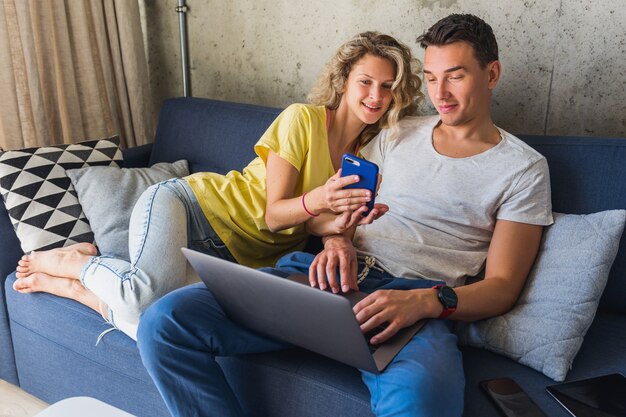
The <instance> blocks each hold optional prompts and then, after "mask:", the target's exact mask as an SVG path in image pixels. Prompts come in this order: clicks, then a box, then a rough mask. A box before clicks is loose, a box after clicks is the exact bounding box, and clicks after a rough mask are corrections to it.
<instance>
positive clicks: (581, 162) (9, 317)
mask: <svg viewBox="0 0 626 417" xmlns="http://www.w3.org/2000/svg"><path fill="white" fill-rule="evenodd" d="M278 112H279V110H277V109H272V108H265V107H258V106H250V105H242V104H236V103H229V102H218V101H212V100H206V99H194V98H177V99H170V100H167V101H166V102H165V104H164V106H163V108H162V110H161V114H160V118H159V123H158V129H157V133H156V138H155V141H154V143H153V144H151V145H147V146H142V147H139V148H135V149H128V150H126V151H124V166H126V167H142V166H149V165H152V164H154V163H157V162H173V161H176V160H179V159H187V160H188V161H189V165H190V170H191V171H192V172H198V171H217V172H226V171H227V170H229V169H240V168H242V167H243V166H245V164H246V163H247V162H248V161H249V160H250V159H251V158H252V157H253V156H254V155H253V149H252V145H253V144H254V143H255V141H256V140H257V139H258V138H259V137H260V135H261V134H262V133H263V131H264V130H265V128H266V127H267V126H268V125H269V124H270V123H271V121H272V120H273V119H274V117H275V116H276V115H277V114H278ZM519 136H520V137H521V138H522V139H523V140H525V141H527V142H528V143H529V144H530V145H531V146H533V147H534V148H535V149H537V150H538V151H539V152H541V153H542V154H544V155H545V156H546V157H547V159H548V162H549V165H550V170H551V181H552V190H553V197H552V198H553V207H554V210H555V211H559V212H562V213H591V212H597V211H601V210H606V209H617V208H620V209H624V208H626V139H606V138H592V137H554V136H526V135H519ZM0 233H1V234H0V236H2V238H1V239H0V276H1V277H2V280H4V281H6V282H5V285H2V286H0V294H1V296H0V303H1V305H0V378H2V379H5V380H7V381H9V382H11V383H14V384H16V385H19V386H21V387H22V388H23V389H24V390H26V391H28V392H30V393H32V394H34V395H35V396H37V397H39V398H41V399H43V400H44V401H47V402H50V403H51V402H55V401H58V400H60V399H63V398H67V397H70V396H79V395H85V396H93V397H96V398H98V399H100V400H103V401H105V402H108V403H110V404H112V405H114V406H117V407H119V408H122V409H124V410H127V411H128V412H130V413H133V414H136V415H137V416H150V417H157V416H166V415H168V413H167V410H166V409H165V406H164V404H163V402H162V400H161V398H160V396H159V394H158V392H157V390H156V389H155V387H154V385H153V384H152V382H151V380H150V378H149V376H148V375H147V373H146V371H145V369H144V368H143V366H142V364H141V360H140V357H139V354H138V351H137V348H136V345H135V342H134V341H132V340H131V339H130V338H128V337H126V336H125V335H124V334H122V333H119V332H113V333H110V334H108V335H107V336H105V337H104V338H103V339H102V341H101V342H100V343H99V344H98V345H97V346H96V345H95V341H96V338H97V337H98V335H99V334H100V333H101V332H102V331H103V330H105V329H106V326H105V324H104V323H103V320H102V318H101V317H100V316H99V314H97V313H96V312H94V311H91V310H90V309H88V308H86V307H84V306H82V305H80V304H78V303H76V302H72V301H69V300H66V299H61V298H58V297H54V296H51V295H48V294H29V295H23V294H19V293H16V292H15V291H14V290H13V289H12V284H13V282H14V280H15V275H14V272H13V271H14V270H15V266H16V263H17V260H18V259H19V258H20V256H21V255H22V253H21V250H20V246H19V242H18V240H17V237H16V236H15V233H14V232H13V229H12V226H11V223H10V221H9V219H8V217H7V214H6V210H5V208H4V205H2V204H0ZM625 241H626V239H624V238H622V240H621V244H620V249H619V252H618V255H617V258H616V260H615V262H614V264H613V268H612V271H611V274H610V277H609V282H608V285H607V287H606V290H605V292H604V295H603V297H602V300H601V303H600V308H599V311H598V313H597V315H596V317H595V319H594V322H593V324H592V326H591V328H590V330H589V332H588V334H587V336H586V338H585V341H584V343H583V345H582V348H581V350H580V352H579V353H578V355H577V357H576V359H575V361H574V363H573V367H572V369H571V371H570V372H569V375H568V380H571V379H578V378H583V377H587V376H593V375H599V374H604V373H610V372H621V373H626V303H624V301H623V300H624V298H625V297H626V243H625ZM463 355H464V364H465V370H466V377H467V384H466V399H465V403H466V407H465V416H472V417H485V416H497V415H498V412H497V411H496V409H495V408H494V407H493V405H492V404H491V403H490V402H489V400H488V399H487V398H486V397H485V395H484V394H483V393H482V392H480V390H479V387H478V381H480V380H482V379H486V378H492V377H500V376H510V377H513V378H515V379H516V380H517V382H518V383H519V384H520V385H521V386H522V387H523V388H524V389H525V390H526V391H527V392H528V393H529V395H530V396H531V397H532V398H533V400H534V401H535V402H537V403H538V404H539V405H540V406H541V408H543V409H544V411H545V412H546V413H547V414H548V415H550V416H555V417H561V416H562V417H565V416H567V415H568V414H567V412H566V411H565V410H564V409H562V408H561V407H560V406H559V405H558V404H557V403H556V402H555V401H554V400H553V399H552V398H551V397H549V396H548V394H547V393H546V392H545V386H546V385H549V384H551V383H553V381H552V380H550V379H548V378H547V377H545V376H544V375H542V374H540V373H539V372H537V371H534V370H532V369H530V368H527V367H525V366H523V365H520V364H518V363H516V362H514V361H512V360H510V359H507V358H505V357H502V356H499V355H496V354H494V353H491V352H488V351H486V350H482V349H476V348H463ZM222 363H223V365H224V367H225V368H226V372H227V376H228V378H229V380H230V382H231V383H232V385H233V386H234V388H235V391H236V392H237V394H238V395H239V396H240V399H241V401H242V403H243V404H244V406H245V407H246V409H247V410H248V412H249V413H250V415H255V416H288V417H293V416H298V417H299V416H302V417H304V416H359V417H360V416H365V415H371V412H370V410H369V395H368V392H367V390H366V389H365V387H364V385H363V384H362V383H361V381H360V378H359V374H358V372H357V371H356V370H354V369H351V368H349V367H347V366H344V365H342V364H340V363H337V362H334V361H332V360H329V359H326V358H323V357H320V356H318V355H315V354H312V353H309V352H306V351H303V350H300V349H290V350H287V351H282V352H275V353H271V354H260V355H249V356H242V357H236V358H229V359H223V360H222ZM442 407H445V404H442Z"/></svg>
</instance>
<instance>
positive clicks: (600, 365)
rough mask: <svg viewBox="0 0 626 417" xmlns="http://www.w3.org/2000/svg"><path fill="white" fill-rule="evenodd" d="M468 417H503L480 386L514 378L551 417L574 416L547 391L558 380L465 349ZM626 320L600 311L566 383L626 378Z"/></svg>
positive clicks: (506, 359)
mask: <svg viewBox="0 0 626 417" xmlns="http://www.w3.org/2000/svg"><path fill="white" fill-rule="evenodd" d="M462 352H463V365H464V369H465V379H466V384H465V410H464V413H463V415H464V416H465V417H477V416H480V417H499V416H500V415H501V414H500V413H499V412H498V410H497V409H496V408H495V406H494V405H493V404H492V403H491V401H490V400H489V398H488V397H487V396H486V395H485V393H483V392H482V391H481V389H480V387H479V382H480V381H482V380H485V379H491V378H502V377H512V378H513V379H514V380H515V381H517V383H518V384H519V385H520V386H521V387H522V389H524V391H526V393H528V395H529V396H530V397H531V398H532V399H533V401H535V402H536V403H537V405H539V407H540V408H541V409H542V410H543V411H544V412H545V413H546V415H548V416H550V417H571V416H570V414H569V413H568V412H567V411H566V410H565V409H564V408H563V407H561V405H560V404H559V403H558V402H556V401H555V400H554V399H553V398H552V397H551V396H550V395H549V394H548V393H547V392H546V386H547V385H552V384H554V381H552V380H551V379H549V378H547V377H546V376H545V375H543V374H541V373H539V372H537V371H534V370H533V369H531V368H528V367H526V366H523V365H520V364H519V363H517V362H515V361H513V360H511V359H508V358H505V357H504V356H500V355H497V354H494V353H492V352H489V351H487V350H484V349H478V348H472V347H463V348H462ZM624 352H626V318H625V317H624V316H623V315H621V314H615V313H608V312H602V311H599V312H598V314H597V315H596V318H595V319H594V321H593V324H592V325H591V327H590V328H589V331H588V332H587V337H585V341H584V343H583V345H582V347H581V348H580V351H579V353H578V355H577V356H576V359H575V360H574V362H573V364H572V370H571V371H570V372H569V373H568V375H567V379H566V381H574V380H577V379H583V378H590V377H593V376H598V375H605V374H610V373H615V372H619V373H622V374H625V375H626V362H625V361H624Z"/></svg>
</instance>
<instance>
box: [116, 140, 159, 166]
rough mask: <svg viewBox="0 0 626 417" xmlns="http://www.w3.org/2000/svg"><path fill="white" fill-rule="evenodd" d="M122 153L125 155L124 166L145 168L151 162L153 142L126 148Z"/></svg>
mask: <svg viewBox="0 0 626 417" xmlns="http://www.w3.org/2000/svg"><path fill="white" fill-rule="evenodd" d="M122 154H123V155H124V168H144V167H147V166H148V165H149V163H150V155H151V154H152V144H151V143H148V144H147V145H141V146H137V147H134V148H128V149H124V150H123V151H122Z"/></svg>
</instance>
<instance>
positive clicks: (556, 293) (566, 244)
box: [458, 210, 626, 381]
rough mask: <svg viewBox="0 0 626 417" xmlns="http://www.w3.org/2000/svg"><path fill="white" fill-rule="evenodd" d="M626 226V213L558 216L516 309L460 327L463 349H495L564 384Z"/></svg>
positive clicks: (608, 212)
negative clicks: (471, 347)
mask: <svg viewBox="0 0 626 417" xmlns="http://www.w3.org/2000/svg"><path fill="white" fill-rule="evenodd" d="M625 221H626V210H611V211H604V212H600V213H595V214H589V215H564V214H559V213H554V224H553V225H552V226H550V227H548V228H546V230H545V233H544V236H543V239H542V242H541V246H540V248H539V253H538V255H537V260H536V262H535V264H534V265H533V268H532V269H531V271H530V274H529V276H528V281H527V282H526V285H525V287H524V289H523V291H522V293H521V295H520V297H519V299H518V301H517V303H516V305H515V307H513V309H511V310H510V311H509V312H507V313H505V314H503V315H500V316H497V317H493V318H490V319H487V320H481V321H478V322H474V323H470V324H467V325H463V324H461V325H459V327H458V328H459V330H458V333H459V340H460V342H461V344H468V345H471V346H475V347H482V348H486V349H489V350H492V351H494V352H496V353H499V354H502V355H505V356H508V357H510V358H512V359H514V360H517V361H519V362H520V363H522V364H524V365H527V366H530V367H531V368H533V369H536V370H538V371H540V372H543V373H544V374H545V375H547V376H548V377H550V378H552V379H554V380H556V381H563V380H564V379H565V375H566V374H567V371H568V370H569V369H570V366H571V364H572V361H573V360H574V357H575V356H576V353H577V352H578V350H579V349H580V346H581V344H582V341H583V337H584V336H585V333H586V332H587V329H588V328H589V326H590V325H591V322H592V321H593V317H594V315H595V313H596V309H597V307H598V302H599V300H600V297H601V295H602V291H603V290H604V287H605V285H606V281H607V278H608V275H609V271H610V269H611V265H612V263H613V260H614V259H615V254H616V252H617V248H618V245H619V241H620V238H621V236H622V232H623V230H624V222H625Z"/></svg>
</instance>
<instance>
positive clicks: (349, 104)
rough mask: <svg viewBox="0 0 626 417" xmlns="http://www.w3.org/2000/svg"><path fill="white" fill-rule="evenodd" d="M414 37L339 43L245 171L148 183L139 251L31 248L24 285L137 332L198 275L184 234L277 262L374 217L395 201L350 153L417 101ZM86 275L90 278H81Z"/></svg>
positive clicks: (258, 260)
mask: <svg viewBox="0 0 626 417" xmlns="http://www.w3.org/2000/svg"><path fill="white" fill-rule="evenodd" d="M417 70H418V68H417V65H416V61H415V60H414V59H413V58H412V55H411V52H410V50H409V48H408V47H407V46H405V45H403V44H401V43H399V42H398V41H396V40H395V39H394V38H392V37H390V36H387V35H383V34H380V33H377V32H365V33H362V34H360V35H357V36H356V37H355V38H353V39H352V40H350V41H348V42H347V43H345V44H344V45H342V46H341V47H340V48H339V50H338V51H337V53H336V54H335V56H334V57H333V58H332V59H331V61H330V63H329V64H328V66H327V68H326V71H325V72H324V74H323V75H322V77H321V78H320V80H319V81H318V83H317V85H316V87H315V88H314V89H313V92H312V94H311V96H310V100H311V103H312V104H306V105H305V104H294V105H292V106H289V107H288V108H287V109H285V111H283V112H282V113H281V114H280V115H279V116H278V117H277V119H276V120H275V121H274V122H273V123H272V125H271V126H270V127H269V128H268V130H267V131H266V132H265V134H264V135H263V136H262V137H261V139H260V140H259V142H258V143H257V144H256V145H255V151H256V153H257V155H258V157H257V158H256V159H254V160H253V161H252V162H251V163H250V164H249V165H248V166H247V167H246V168H245V169H244V170H243V171H242V172H241V173H240V172H237V171H231V172H229V173H228V174H226V175H219V174H215V173H198V174H194V175H191V176H189V177H187V178H184V179H173V180H169V181H165V182H163V183H159V184H156V185H154V186H152V187H150V188H148V190H146V191H145V192H144V193H143V194H142V196H141V198H140V199H139V200H138V201H137V203H136V205H135V208H134V210H133V214H132V216H131V220H130V228H129V253H130V256H131V260H130V262H128V261H125V260H121V259H114V258H111V257H107V256H96V254H97V249H96V248H95V247H94V246H93V245H91V244H88V243H80V244H77V245H73V246H70V247H67V248H60V249H54V250H51V251H46V252H36V253H31V254H29V255H25V256H24V257H23V258H22V259H21V260H20V261H19V265H18V267H17V277H18V280H17V281H16V282H15V284H14V287H15V289H16V290H17V291H20V292H24V293H28V292H35V291H44V292H49V293H52V294H56V295H59V296H63V297H67V298H72V299H75V300H77V301H79V302H81V303H83V304H85V305H87V306H89V307H91V308H93V309H94V310H96V311H99V312H100V313H101V314H102V316H103V317H104V318H105V319H106V320H107V321H109V322H110V323H111V324H112V325H113V326H114V327H115V328H118V329H120V330H122V331H124V332H125V333H126V334H128V335H129V336H131V337H133V338H135V335H136V329H137V325H138V322H139V316H140V315H141V313H142V311H143V310H144V309H145V308H146V307H147V306H148V305H150V304H151V303H152V302H153V301H154V300H156V299H157V298H159V297H161V296H162V295H164V294H165V293H167V292H169V291H172V290H173V289H175V288H178V287H181V286H183V285H186V284H188V283H191V282H193V281H195V280H196V278H195V275H194V274H192V273H186V274H183V273H182V272H181V271H185V270H186V268H187V263H186V260H185V258H184V257H183V255H182V254H181V252H180V248H181V247H182V246H186V247H190V248H193V249H196V250H200V251H203V252H205V253H209V254H211V255H214V256H219V257H221V258H224V259H227V260H231V261H235V262H239V263H241V264H244V265H247V266H251V267H261V266H271V265H274V263H275V261H276V260H277V259H278V258H279V257H280V256H281V255H283V254H285V253H287V252H291V251H294V250H299V249H300V250H301V249H302V248H304V245H305V241H306V239H307V236H308V233H307V232H310V233H315V234H318V235H325V234H331V233H337V232H341V231H344V230H346V229H348V228H351V227H355V226H356V225H358V224H367V223H371V222H372V221H373V220H374V219H376V218H377V217H379V216H380V215H382V214H384V212H385V211H386V210H387V208H386V207H385V206H383V205H377V206H376V207H375V208H374V209H373V210H372V211H371V212H370V214H369V215H367V216H365V217H364V216H363V215H362V214H363V213H364V211H365V210H366V207H365V204H366V203H367V202H368V201H369V200H370V199H371V198H373V196H371V195H370V192H369V191H367V190H363V189H359V190H343V187H344V186H345V185H348V184H352V183H354V182H356V181H358V178H356V177H353V176H350V177H345V178H342V177H341V176H340V170H339V168H340V163H341V156H342V155H343V154H344V153H347V152H348V153H357V152H358V150H359V149H360V147H362V146H363V145H364V144H365V143H367V142H368V141H369V140H370V139H371V138H372V137H374V136H375V135H376V134H377V133H378V132H379V131H380V129H381V128H385V127H391V128H393V127H394V126H395V125H396V123H397V122H398V120H399V119H400V118H402V117H403V116H405V115H408V114H413V113H415V112H416V110H417V99H419V98H421V93H420V86H421V82H420V80H419V78H418V76H417V75H416V71H417ZM81 284H82V285H81Z"/></svg>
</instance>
